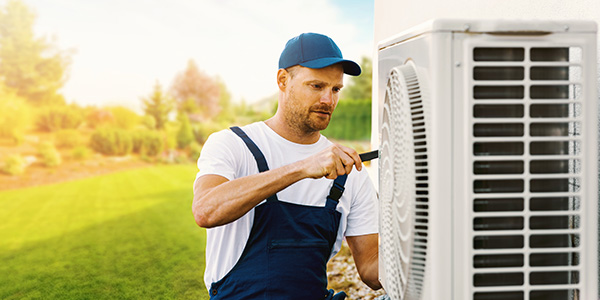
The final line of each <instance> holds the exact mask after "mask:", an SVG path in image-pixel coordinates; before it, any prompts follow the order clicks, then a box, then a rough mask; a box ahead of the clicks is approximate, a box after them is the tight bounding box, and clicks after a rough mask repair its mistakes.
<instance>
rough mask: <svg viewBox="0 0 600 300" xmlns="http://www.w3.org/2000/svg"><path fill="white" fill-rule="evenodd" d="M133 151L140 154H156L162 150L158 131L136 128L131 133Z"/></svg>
mask: <svg viewBox="0 0 600 300" xmlns="http://www.w3.org/2000/svg"><path fill="white" fill-rule="evenodd" d="M132 141H133V152H135V153H139V154H141V155H142V156H156V155H158V154H160V153H161V152H162V149H163V142H162V137H161V135H160V133H159V132H158V131H153V130H137V131H134V132H133V134H132Z"/></svg>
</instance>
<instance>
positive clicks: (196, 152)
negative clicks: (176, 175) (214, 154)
mask: <svg viewBox="0 0 600 300" xmlns="http://www.w3.org/2000/svg"><path fill="white" fill-rule="evenodd" d="M201 151H202V146H201V145H200V144H198V143H196V142H192V143H191V144H190V155H189V158H190V160H191V161H197V160H198V158H199V157H200V152H201Z"/></svg>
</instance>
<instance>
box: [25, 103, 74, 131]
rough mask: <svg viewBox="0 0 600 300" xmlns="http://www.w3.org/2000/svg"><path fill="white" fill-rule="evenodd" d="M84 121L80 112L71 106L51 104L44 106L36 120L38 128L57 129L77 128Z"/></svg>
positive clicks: (44, 129) (45, 129)
mask: <svg viewBox="0 0 600 300" xmlns="http://www.w3.org/2000/svg"><path fill="white" fill-rule="evenodd" d="M82 122H83V117H82V116H81V114H80V112H79V111H78V110H77V109H75V108H74V107H70V106H49V107H45V108H43V109H42V110H41V111H40V112H39V114H38V116H37V120H36V124H37V127H38V129H40V130H43V131H48V132H52V131H57V130H60V129H76V128H77V127H79V125H81V123H82Z"/></svg>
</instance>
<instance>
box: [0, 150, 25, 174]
mask: <svg viewBox="0 0 600 300" xmlns="http://www.w3.org/2000/svg"><path fill="white" fill-rule="evenodd" d="M26 166H27V162H26V161H25V159H23V157H21V155H19V154H13V155H9V156H8V157H7V158H6V160H4V167H3V168H2V172H4V173H6V174H8V175H13V176H14V175H20V174H23V173H24V172H25V167H26Z"/></svg>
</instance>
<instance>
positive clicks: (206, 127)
mask: <svg viewBox="0 0 600 300" xmlns="http://www.w3.org/2000/svg"><path fill="white" fill-rule="evenodd" d="M225 128H227V126H224V125H221V124H219V123H215V122H205V123H201V124H198V125H196V126H195V127H194V129H193V133H194V139H195V140H196V142H198V144H200V145H202V144H204V142H206V139H207V138H208V136H209V135H211V134H212V133H213V132H217V131H219V130H222V129H225Z"/></svg>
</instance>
